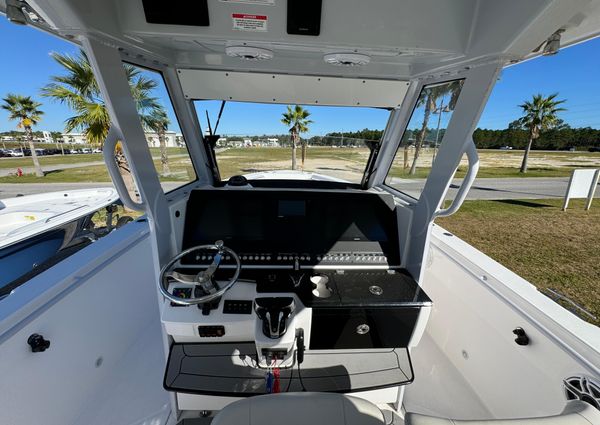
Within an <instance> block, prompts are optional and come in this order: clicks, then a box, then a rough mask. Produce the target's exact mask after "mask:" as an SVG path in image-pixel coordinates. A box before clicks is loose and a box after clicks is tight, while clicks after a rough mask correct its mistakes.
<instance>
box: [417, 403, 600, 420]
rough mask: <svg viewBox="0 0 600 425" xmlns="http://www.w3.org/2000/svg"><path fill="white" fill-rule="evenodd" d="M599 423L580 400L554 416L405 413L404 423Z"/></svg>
mask: <svg viewBox="0 0 600 425" xmlns="http://www.w3.org/2000/svg"><path fill="white" fill-rule="evenodd" d="M463 424H464V425H600V412H599V411H598V410H597V409H596V408H595V407H593V406H591V405H589V404H587V403H584V402H582V401H570V402H569V403H567V407H566V408H565V410H564V411H563V412H562V413H561V414H560V415H556V416H547V417H543V418H524V419H495V420H475V421H473V420H471V421H459V420H456V419H444V418H434V417H433V416H425V415H419V414H416V413H407V414H406V418H405V425H463Z"/></svg>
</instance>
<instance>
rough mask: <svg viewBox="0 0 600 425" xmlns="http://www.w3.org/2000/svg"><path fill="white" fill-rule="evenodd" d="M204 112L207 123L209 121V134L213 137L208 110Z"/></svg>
mask: <svg viewBox="0 0 600 425" xmlns="http://www.w3.org/2000/svg"><path fill="white" fill-rule="evenodd" d="M204 112H206V121H208V134H210V135H211V136H212V134H213V131H212V128H210V117H209V116H208V110H205V111H204Z"/></svg>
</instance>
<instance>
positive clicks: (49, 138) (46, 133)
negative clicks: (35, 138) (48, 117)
mask: <svg viewBox="0 0 600 425" xmlns="http://www.w3.org/2000/svg"><path fill="white" fill-rule="evenodd" d="M42 135H43V137H44V143H54V139H53V138H52V135H51V134H50V132H49V131H46V130H44V131H42Z"/></svg>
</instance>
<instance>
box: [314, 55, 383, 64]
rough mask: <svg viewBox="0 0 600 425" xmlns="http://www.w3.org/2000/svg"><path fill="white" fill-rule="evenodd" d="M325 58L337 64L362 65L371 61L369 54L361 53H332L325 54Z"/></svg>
mask: <svg viewBox="0 0 600 425" xmlns="http://www.w3.org/2000/svg"><path fill="white" fill-rule="evenodd" d="M323 60H324V61H325V62H327V63H328V64H330V65H337V66H362V65H366V64H368V63H369V62H371V58H370V57H369V56H367V55H361V54H359V53H330V54H328V55H325V56H323Z"/></svg>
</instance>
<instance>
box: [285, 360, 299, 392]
mask: <svg viewBox="0 0 600 425" xmlns="http://www.w3.org/2000/svg"><path fill="white" fill-rule="evenodd" d="M293 356H294V357H295V356H296V353H294V354H293ZM292 379H294V366H293V365H292V369H290V380H289V381H288V384H287V388H286V389H285V392H286V393H289V392H290V387H291V386H292Z"/></svg>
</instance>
